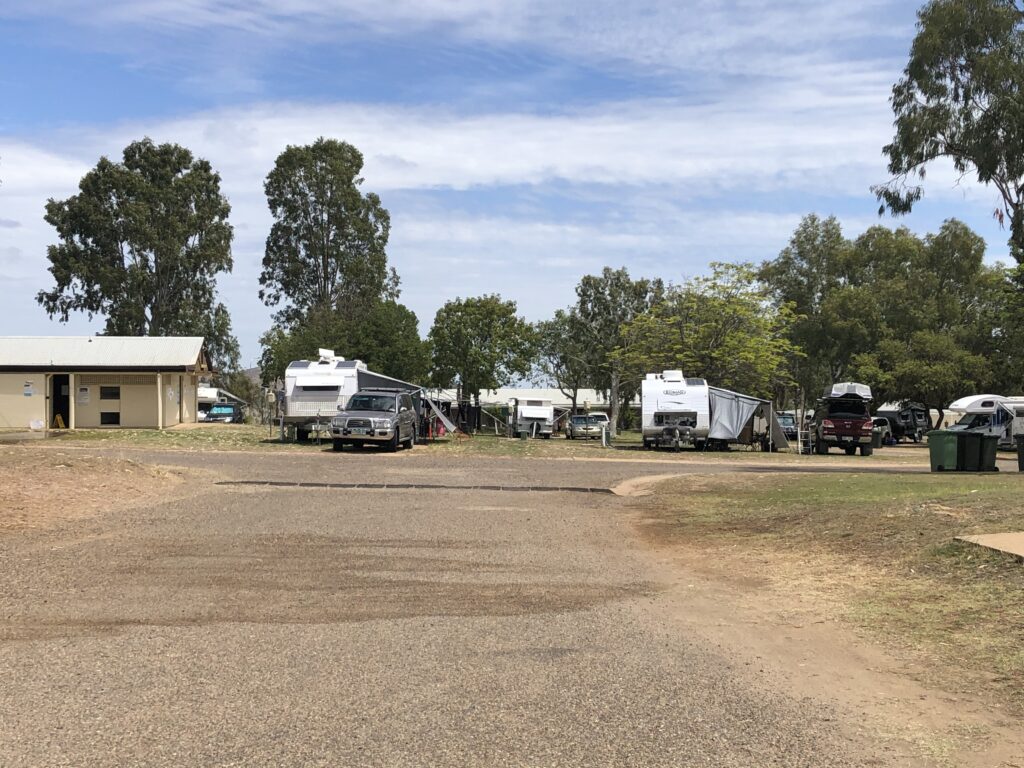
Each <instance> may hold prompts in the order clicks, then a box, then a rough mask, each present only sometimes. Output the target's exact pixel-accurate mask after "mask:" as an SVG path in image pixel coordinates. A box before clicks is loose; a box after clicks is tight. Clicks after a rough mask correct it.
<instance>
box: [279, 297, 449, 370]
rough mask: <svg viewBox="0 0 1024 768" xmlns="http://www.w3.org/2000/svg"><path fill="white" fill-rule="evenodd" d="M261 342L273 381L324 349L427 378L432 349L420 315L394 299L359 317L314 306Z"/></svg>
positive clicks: (375, 367) (373, 366)
mask: <svg viewBox="0 0 1024 768" xmlns="http://www.w3.org/2000/svg"><path fill="white" fill-rule="evenodd" d="M260 343H261V344H262V345H263V355H262V357H261V358H260V370H261V373H262V378H263V381H264V383H267V384H269V383H271V382H273V381H275V380H277V379H281V378H283V377H284V371H285V368H287V366H288V363H290V362H292V361H293V360H309V359H316V356H317V351H318V350H319V349H321V348H326V349H333V350H334V351H335V353H337V354H339V355H342V356H343V357H345V358H346V359H349V360H362V361H363V362H364V363H366V364H367V366H368V367H369V368H370V370H372V371H376V372H377V373H383V374H384V375H385V376H393V377H394V378H396V379H401V380H402V381H408V382H411V383H422V382H424V381H425V380H426V377H427V373H428V370H429V367H430V354H429V347H428V345H427V343H426V342H425V341H423V340H422V339H421V338H420V336H419V324H418V321H417V319H416V315H415V313H413V312H412V311H411V310H410V309H408V308H407V307H405V306H403V305H402V304H399V303H398V302H396V301H392V300H388V301H378V302H375V303H374V304H372V305H370V306H369V307H368V308H367V309H366V311H365V312H363V313H362V314H359V315H357V316H352V315H351V314H350V313H347V312H339V311H336V310H333V309H314V310H311V311H310V312H308V313H307V314H306V315H305V316H303V317H302V318H299V319H298V320H297V321H296V322H295V323H294V324H293V325H292V326H291V327H290V328H288V329H285V328H281V327H276V328H274V329H272V330H270V331H268V332H267V333H265V334H264V335H263V337H262V338H261V339H260Z"/></svg>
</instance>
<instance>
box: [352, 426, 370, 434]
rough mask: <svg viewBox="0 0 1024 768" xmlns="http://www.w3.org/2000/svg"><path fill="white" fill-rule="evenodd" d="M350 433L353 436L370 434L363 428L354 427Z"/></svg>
mask: <svg viewBox="0 0 1024 768" xmlns="http://www.w3.org/2000/svg"><path fill="white" fill-rule="evenodd" d="M349 432H351V433H352V434H353V435H368V434H369V433H370V430H368V429H363V428H362V427H353V428H352V429H350V430H349Z"/></svg>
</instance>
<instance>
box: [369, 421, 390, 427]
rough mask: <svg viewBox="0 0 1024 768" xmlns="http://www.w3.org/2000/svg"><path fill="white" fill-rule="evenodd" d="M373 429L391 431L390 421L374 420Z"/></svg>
mask: <svg viewBox="0 0 1024 768" xmlns="http://www.w3.org/2000/svg"><path fill="white" fill-rule="evenodd" d="M373 428H374V429H391V419H374V420H373Z"/></svg>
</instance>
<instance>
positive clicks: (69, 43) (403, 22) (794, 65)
mask: <svg viewBox="0 0 1024 768" xmlns="http://www.w3.org/2000/svg"><path fill="white" fill-rule="evenodd" d="M914 11H915V4H914V3H911V2H906V1H905V0H903V1H896V0H862V1H861V2H858V3H849V2H832V1H831V0H790V1H789V2H787V3H785V4H782V3H777V2H769V0H726V1H725V2H712V1H711V0H674V1H667V0H666V1H663V0H642V1H641V2H630V3H622V2H621V0H618V1H613V0H591V1H590V2H573V1H568V0H546V1H545V0H510V1H509V2H504V3H498V2H483V1H482V0H418V1H416V0H392V1H391V2H387V3H366V2H355V0H273V1H271V0H227V1H226V2H225V1H223V0H222V1H221V2H214V0H135V1H134V2H128V1H123V0H108V1H107V2H102V3H98V2H97V3H89V2H84V1H82V0H47V1H44V2H38V0H35V1H34V2H23V0H6V2H5V3H4V4H3V5H2V6H0V51H3V54H2V58H0V103H2V104H3V109H2V110H0V183H2V186H0V291H2V292H3V294H2V295H3V296H4V299H5V301H4V304H3V309H2V310H0V312H2V314H0V318H2V322H0V333H2V334H27V335H34V334H44V333H63V332H67V333H90V332H93V331H95V330H98V329H99V328H101V327H102V321H101V320H99V319H96V320H93V321H92V322H90V321H88V320H87V319H86V318H85V317H84V316H83V317H78V318H75V319H73V321H72V322H70V323H68V324H67V325H66V326H64V327H62V326H60V325H58V324H56V323H55V322H53V321H50V320H49V318H48V317H47V316H46V314H45V313H44V312H43V311H42V309H41V308H39V307H38V306H37V305H36V304H35V301H34V295H35V293H36V292H37V291H38V290H39V289H40V288H44V287H49V285H50V282H49V275H48V274H47V272H46V267H47V264H48V262H47V261H46V246H47V245H48V244H50V243H52V242H53V240H54V233H53V231H52V229H51V228H50V227H48V225H46V223H45V222H43V220H42V215H43V206H44V204H45V201H46V199H47V198H49V197H57V198H60V197H66V196H68V195H70V194H73V193H74V192H75V190H76V187H77V183H78V180H79V179H80V178H81V176H82V175H83V174H84V173H85V172H86V171H87V170H88V169H89V168H90V167H91V166H92V165H93V164H95V162H96V160H97V159H98V158H99V157H100V156H101V155H108V156H111V157H119V156H120V152H121V150H122V149H123V148H124V146H125V145H126V144H128V143H129V142H130V141H132V140H134V139H137V138H141V137H142V136H145V135H148V136H150V137H152V138H153V139H154V140H156V141H161V142H162V141H174V142H178V143H181V144H184V145H185V146H188V147H189V148H190V149H192V150H193V151H194V152H195V153H196V154H198V155H200V156H202V157H205V158H207V159H209V160H210V161H211V162H212V163H213V165H214V167H215V168H216V169H217V170H218V171H219V172H220V173H221V176H222V184H223V191H224V192H225V194H227V196H228V197H229V199H230V200H231V203H232V208H233V211H232V223H233V224H234V226H235V235H236V236H235V243H234V247H233V252H234V259H235V269H234V271H233V273H232V274H230V275H224V276H222V277H221V279H220V282H219V285H220V291H221V294H222V297H223V299H224V300H225V302H226V303H227V305H228V307H229V309H230V310H231V312H232V316H233V320H234V324H235V330H236V332H237V334H238V337H239V340H240V342H241V344H242V351H243V363H245V364H246V365H252V364H254V362H255V360H256V358H257V357H258V355H259V345H258V341H257V340H258V338H259V336H260V334H261V333H262V332H263V331H265V330H266V329H267V328H268V327H269V326H270V322H271V320H270V314H271V310H270V309H267V308H266V307H264V306H263V305H262V304H261V302H260V301H259V299H258V298H257V291H258V283H257V279H258V275H259V271H260V260H261V259H262V251H263V241H264V238H265V237H266V233H267V231H268V229H269V226H270V218H269V214H268V213H267V211H266V205H265V202H264V199H263V194H262V180H263V178H264V176H265V175H266V173H267V171H269V169H270V168H271V166H272V165H273V162H274V158H275V157H276V155H277V154H278V153H279V152H280V151H281V150H282V149H283V148H284V147H285V146H286V145H287V144H301V143H306V142H309V141H312V140H314V139H315V138H317V137H318V136H321V135H324V136H330V137H335V138H338V139H343V140H346V141H349V142H351V143H353V144H354V145H356V146H357V147H359V148H360V149H361V150H362V151H363V153H364V155H365V157H366V167H365V173H364V176H365V179H366V181H365V186H364V188H365V189H366V190H372V191H375V192H377V193H378V194H380V195H381V197H382V199H383V201H384V204H385V206H386V207H387V208H388V209H389V210H390V212H391V214H392V236H391V243H390V246H389V249H388V250H389V257H390V259H391V263H392V264H393V266H395V267H396V268H397V270H398V272H399V274H400V276H401V278H402V300H403V301H404V302H405V303H406V304H408V305H409V306H410V308H411V309H413V310H414V311H415V312H416V314H417V315H418V317H419V318H420V327H421V330H422V332H423V333H426V332H427V330H428V329H429V326H430V323H431V321H432V319H433V315H434V312H436V310H437V309H438V307H439V306H440V305H441V304H443V303H444V301H446V300H447V299H450V298H454V297H455V296H463V297H464V296H470V295H479V294H482V293H492V292H498V293H501V294H502V295H504V296H506V297H508V298H513V299H515V300H516V301H517V302H518V303H519V307H520V310H521V311H522V312H523V314H525V315H526V316H527V318H528V319H531V320H538V319H542V318H544V317H547V316H549V315H550V314H551V313H552V312H553V311H554V310H555V309H557V308H559V307H563V306H566V305H568V304H570V303H571V302H572V299H573V287H574V286H575V284H576V282H577V281H578V280H579V278H580V277H581V276H582V275H583V274H586V273H590V272H595V271H599V270H600V269H601V267H602V266H605V265H609V266H613V267H618V266H626V267H628V268H629V269H630V271H631V272H633V273H634V274H635V275H637V276H639V275H645V276H660V277H663V278H665V279H666V280H673V281H679V280H682V279H685V278H686V277H689V276H692V275H696V274H700V273H702V272H704V271H705V270H706V268H707V265H708V263H709V262H712V261H731V260H754V261H760V260H762V259H766V258H771V257H773V256H774V255H776V254H777V253H778V251H779V250H780V249H781V248H782V247H784V246H785V244H786V242H787V240H788V238H789V235H790V234H791V232H792V231H793V229H794V228H795V226H796V224H797V223H798V222H799V219H800V218H801V216H803V215H805V214H807V213H812V212H814V213H819V214H821V215H828V214H835V215H836V216H838V217H839V218H840V220H841V221H842V222H843V225H844V228H845V230H846V232H847V234H848V235H856V234H858V233H860V232H861V231H863V230H864V229H865V228H866V227H868V226H871V225H872V224H875V223H878V221H879V219H878V217H877V207H878V206H877V203H876V202H875V200H874V198H873V197H872V195H871V194H870V192H869V190H868V187H869V186H870V185H871V184H873V183H878V182H881V181H884V180H885V179H886V173H885V162H884V158H883V157H882V154H881V148H882V146H883V145H884V144H885V143H886V141H888V140H889V138H890V137H891V130H892V129H891V123H892V115H891V112H890V109H889V105H888V96H889V92H890V89H891V86H892V84H893V82H895V80H896V79H897V78H898V77H899V74H900V72H901V70H902V67H903V65H904V64H905V61H906V55H907V51H908V49H909V45H910V41H911V39H912V38H913V34H914V21H915V13H914ZM995 205H996V198H995V196H994V194H993V193H992V192H991V191H990V190H986V189H984V188H980V187H978V186H977V185H976V184H974V183H973V182H972V181H971V180H969V179H967V180H961V181H958V180H957V178H956V176H955V174H954V173H953V172H952V170H951V169H949V168H945V167H936V168H935V169H934V170H933V171H932V173H931V174H930V175H929V179H928V182H927V186H926V198H925V201H924V202H923V203H922V204H921V205H920V206H919V208H918V209H917V210H915V212H914V213H913V214H912V215H911V216H908V217H905V218H903V219H901V220H899V221H898V222H893V221H892V220H890V219H883V220H882V223H885V224H888V225H893V224H895V223H899V224H904V225H906V226H909V227H910V228H911V229H913V230H915V231H918V232H921V233H924V232H928V231H934V230H935V229H937V227H938V226H939V225H940V224H941V222H942V221H943V220H944V219H946V218H950V217H958V218H961V219H963V220H964V221H966V222H967V223H968V224H969V225H970V226H972V227H974V228H975V229H976V230H977V231H978V232H979V233H981V234H982V235H983V236H984V237H985V238H986V240H987V241H988V243H989V254H990V257H991V258H1005V254H1006V246H1005V241H1006V233H1005V232H1003V231H1001V230H1000V229H999V228H998V226H997V225H996V224H995V222H994V221H993V218H992V210H993V209H994V208H995Z"/></svg>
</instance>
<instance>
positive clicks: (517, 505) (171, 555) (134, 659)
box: [0, 450, 886, 768]
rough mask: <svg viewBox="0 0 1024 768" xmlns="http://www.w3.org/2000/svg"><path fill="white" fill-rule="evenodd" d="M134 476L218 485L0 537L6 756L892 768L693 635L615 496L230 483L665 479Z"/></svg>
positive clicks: (518, 467)
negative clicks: (674, 616) (672, 616)
mask: <svg viewBox="0 0 1024 768" xmlns="http://www.w3.org/2000/svg"><path fill="white" fill-rule="evenodd" d="M134 458H142V459H145V460H147V461H153V462H158V463H163V464H177V465H182V466H190V467H195V468H200V469H203V470H205V471H207V472H208V473H212V474H206V475H203V476H201V477H199V478H197V479H196V480H195V483H194V488H193V489H192V493H190V495H187V496H186V497H184V498H181V499H178V500H176V501H168V502H165V503H163V504H160V505H157V506H150V507H146V508H140V509H135V510H130V511H126V512H116V513H110V514H108V515H104V516H101V517H98V518H95V519H92V520H86V521H78V522H74V523H67V524H63V525H61V526H59V527H57V528H54V529H51V530H48V531H36V532H21V533H16V534H11V535H7V536H3V537H0V569H2V572H3V574H4V578H3V582H2V584H0V679H2V680H3V684H2V685H0V723H2V726H0V765H3V766H8V767H13V766H63V765H68V766H115V765H116V766H122V765H147V766H163V765H167V766H182V765H203V766H266V765H281V766H284V765H302V766H363V765H366V766H428V765H429V766H641V765H652V766H744V767H745V768H749V767H750V766H769V765H771V766H775V765H778V766H833V765H834V766H855V765H885V764H886V763H885V761H884V760H882V759H880V758H879V756H878V755H874V754H870V750H868V748H867V747H865V746H864V744H865V743H868V741H869V739H852V738H851V734H854V733H856V732H857V731H858V729H859V728H860V727H861V725H862V724H860V723H856V722H849V721H846V720H845V719H844V717H845V716H843V715H842V714H839V713H836V712H833V711H832V710H831V709H830V708H829V707H828V706H827V705H826V704H823V703H821V702H820V701H816V700H811V699H801V700H796V699H791V698H787V697H786V696H785V695H783V694H781V693H779V692H778V691H779V689H778V688H777V687H776V686H775V685H774V684H773V680H772V679H771V678H770V677H769V676H768V675H767V674H761V673H759V670H758V669H756V667H751V666H746V665H744V664H742V663H738V662H737V661H736V660H735V659H731V658H729V657H728V656H727V655H724V653H723V652H722V651H721V650H720V649H719V648H717V647H713V646H711V645H709V644H707V643H705V642H702V641H701V640H700V639H698V638H695V637H687V636H685V635H682V634H680V631H679V629H678V626H679V625H678V622H675V623H674V622H671V621H669V620H668V614H667V611H668V610H669V608H668V607H667V605H666V603H667V599H666V595H667V594H669V593H670V591H671V589H673V588H675V586H676V585H674V584H673V583H670V580H669V579H668V578H667V576H666V570H665V568H664V566H662V565H659V564H658V563H657V562H655V560H654V559H653V556H652V555H651V553H650V552H648V551H647V550H646V549H645V548H644V546H643V545H642V544H641V543H640V540H639V539H638V538H637V537H636V535H635V533H634V531H633V528H632V522H631V512H630V509H629V502H628V500H626V499H622V498H619V497H616V496H612V495H608V494H600V493H584V492H578V491H529V492H524V491H520V492H515V491H494V490H472V489H469V488H461V489H457V490H444V489H436V488H431V489H425V490H424V489H416V488H397V489H396V488H387V489H379V488H369V489H337V488H334V489H332V488H291V487H264V486H245V485H218V484H217V483H218V482H224V481H240V480H288V481H303V482H319V483H355V482H360V483H367V484H395V483H401V484H406V485H435V486H436V485H445V484H447V485H456V486H470V485H481V484H491V485H500V486H545V485H549V486H573V487H578V488H590V487H595V488H607V487H609V486H611V485H613V484H615V483H617V482H621V481H623V480H627V479H630V478H633V477H637V476H639V475H652V474H664V473H665V472H666V469H665V467H664V466H661V465H658V464H653V463H652V464H647V463H645V462H582V461H577V462H557V461H535V460H521V459H520V460H510V459H482V458H476V459H459V460H451V459H443V458H438V457H434V456H430V455H428V454H426V453H423V452H421V451H419V450H417V451H414V452H412V453H411V454H410V453H404V454H398V455H397V456H381V455H376V454H371V453H369V452H366V453H362V454H360V453H347V454H345V455H343V456H336V455H332V454H330V453H324V454H322V455H320V454H313V455H302V456H281V455H266V454H249V455H245V454H227V453H225V454H216V453H205V454H190V453H166V454H160V453H154V452H150V453H147V454H140V455H137V456H134ZM729 470H730V467H723V468H722V470H721V471H729ZM702 471H708V467H703V468H702Z"/></svg>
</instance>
